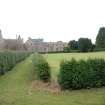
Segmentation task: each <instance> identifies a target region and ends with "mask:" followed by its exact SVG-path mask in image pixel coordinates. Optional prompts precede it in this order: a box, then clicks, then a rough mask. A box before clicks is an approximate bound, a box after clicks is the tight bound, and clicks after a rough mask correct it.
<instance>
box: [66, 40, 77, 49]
mask: <svg viewBox="0 0 105 105" xmlns="http://www.w3.org/2000/svg"><path fill="white" fill-rule="evenodd" d="M68 46H69V47H70V49H71V50H77V49H78V42H77V41H75V40H71V41H70V42H69V43H68Z"/></svg>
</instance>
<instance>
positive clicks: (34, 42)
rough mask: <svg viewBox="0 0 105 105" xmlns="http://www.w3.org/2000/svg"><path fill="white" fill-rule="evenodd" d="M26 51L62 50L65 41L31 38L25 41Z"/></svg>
mask: <svg viewBox="0 0 105 105" xmlns="http://www.w3.org/2000/svg"><path fill="white" fill-rule="evenodd" d="M25 45H26V47H27V50H28V51H35V52H57V51H58V52H59V51H63V49H64V47H65V46H66V45H67V43H64V42H62V41H58V42H44V41H43V39H31V38H28V40H27V41H26V43H25Z"/></svg>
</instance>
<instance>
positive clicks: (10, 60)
mask: <svg viewBox="0 0 105 105" xmlns="http://www.w3.org/2000/svg"><path fill="white" fill-rule="evenodd" d="M28 55H29V53H27V52H0V75H3V74H5V73H6V72H7V71H10V70H11V69H12V68H13V67H14V66H15V65H16V64H17V63H18V62H20V61H22V60H24V59H25V58H26V57H27V56H28Z"/></svg>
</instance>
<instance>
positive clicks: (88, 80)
mask: <svg viewBox="0 0 105 105" xmlns="http://www.w3.org/2000/svg"><path fill="white" fill-rule="evenodd" d="M58 82H59V84H60V86H61V88H62V89H81V88H92V87H101V86H105V60H104V59H88V60H86V61H85V60H80V61H76V60H75V59H72V60H71V61H63V62H62V63H61V65H60V73H59V76H58Z"/></svg>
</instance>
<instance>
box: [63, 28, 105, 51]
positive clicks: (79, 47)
mask: <svg viewBox="0 0 105 105" xmlns="http://www.w3.org/2000/svg"><path fill="white" fill-rule="evenodd" d="M103 50H105V27H101V28H100V29H99V31H98V34H97V36H96V42H95V44H93V43H92V41H91V39H89V38H79V39H78V41H76V40H71V41H69V43H68V45H67V46H66V47H64V52H91V51H103Z"/></svg>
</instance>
